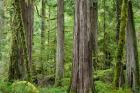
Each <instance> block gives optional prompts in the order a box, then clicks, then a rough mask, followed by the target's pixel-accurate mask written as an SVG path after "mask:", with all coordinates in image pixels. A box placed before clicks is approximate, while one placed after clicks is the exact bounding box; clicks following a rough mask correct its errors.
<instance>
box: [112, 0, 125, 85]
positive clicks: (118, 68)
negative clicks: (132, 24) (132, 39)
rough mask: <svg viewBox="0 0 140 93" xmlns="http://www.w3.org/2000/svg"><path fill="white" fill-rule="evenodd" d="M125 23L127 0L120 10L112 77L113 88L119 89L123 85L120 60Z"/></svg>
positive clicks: (123, 42)
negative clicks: (115, 59) (115, 58)
mask: <svg viewBox="0 0 140 93" xmlns="http://www.w3.org/2000/svg"><path fill="white" fill-rule="evenodd" d="M126 22H127V0H123V4H122V10H121V23H120V33H119V42H118V50H117V63H116V66H115V75H114V86H115V87H121V86H123V85H124V72H123V62H122V59H123V54H124V44H125V30H126Z"/></svg>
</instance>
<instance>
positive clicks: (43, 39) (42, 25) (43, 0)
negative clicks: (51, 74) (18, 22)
mask: <svg viewBox="0 0 140 93" xmlns="http://www.w3.org/2000/svg"><path fill="white" fill-rule="evenodd" d="M41 13H42V14H41V49H40V50H41V51H40V61H41V65H40V70H41V73H44V61H45V60H44V57H45V54H44V53H45V52H44V51H45V32H46V20H45V16H46V0H42V8H41Z"/></svg>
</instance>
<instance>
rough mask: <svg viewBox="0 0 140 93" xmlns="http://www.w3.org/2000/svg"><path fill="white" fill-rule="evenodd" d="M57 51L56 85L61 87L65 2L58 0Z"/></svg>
mask: <svg viewBox="0 0 140 93" xmlns="http://www.w3.org/2000/svg"><path fill="white" fill-rule="evenodd" d="M57 5H58V7H57V49H56V74H55V85H56V86H59V85H61V82H62V78H63V76H64V0H57Z"/></svg>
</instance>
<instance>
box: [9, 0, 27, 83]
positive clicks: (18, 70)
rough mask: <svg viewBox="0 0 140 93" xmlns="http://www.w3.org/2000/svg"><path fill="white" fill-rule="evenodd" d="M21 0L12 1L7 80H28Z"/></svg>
mask: <svg viewBox="0 0 140 93" xmlns="http://www.w3.org/2000/svg"><path fill="white" fill-rule="evenodd" d="M21 14H22V9H21V0H14V1H13V20H12V24H11V31H12V49H11V50H12V52H11V55H10V65H9V81H13V80H18V79H20V80H25V79H26V80H30V73H29V71H30V69H29V68H28V65H29V59H28V49H27V41H26V34H25V30H24V24H23V21H22V20H23V19H22V16H21Z"/></svg>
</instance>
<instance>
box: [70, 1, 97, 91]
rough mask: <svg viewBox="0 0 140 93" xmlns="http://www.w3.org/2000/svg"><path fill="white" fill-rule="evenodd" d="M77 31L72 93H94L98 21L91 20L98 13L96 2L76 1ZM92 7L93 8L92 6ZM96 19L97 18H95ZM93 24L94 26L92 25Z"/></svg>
mask: <svg viewBox="0 0 140 93" xmlns="http://www.w3.org/2000/svg"><path fill="white" fill-rule="evenodd" d="M75 3H76V5H75V31H74V50H73V56H74V58H73V70H72V81H71V87H70V91H69V92H70V93H91V92H92V93H94V91H95V89H94V87H93V86H94V85H93V78H92V50H93V44H95V42H94V41H93V40H94V39H95V37H94V38H93V33H94V32H93V31H96V27H94V30H93V29H91V28H93V27H92V26H95V24H93V22H95V20H96V19H91V18H92V17H93V15H94V16H95V15H96V13H95V14H94V13H93V12H95V10H94V9H96V8H95V4H96V3H95V1H94V0H93V2H91V1H90V0H76V1H75ZM90 4H91V5H92V4H93V5H92V6H91V5H90ZM91 16H92V17H91ZM95 18H96V17H95ZM91 23H92V24H91Z"/></svg>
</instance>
